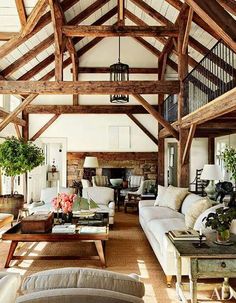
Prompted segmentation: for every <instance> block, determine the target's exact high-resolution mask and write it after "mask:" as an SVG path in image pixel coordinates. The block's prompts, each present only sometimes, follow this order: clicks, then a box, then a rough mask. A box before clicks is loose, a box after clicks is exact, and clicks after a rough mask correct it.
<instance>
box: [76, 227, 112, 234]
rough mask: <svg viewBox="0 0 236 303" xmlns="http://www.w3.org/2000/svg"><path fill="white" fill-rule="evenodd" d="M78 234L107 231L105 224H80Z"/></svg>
mask: <svg viewBox="0 0 236 303" xmlns="http://www.w3.org/2000/svg"><path fill="white" fill-rule="evenodd" d="M79 232H80V234H104V233H106V232H107V228H106V226H80V228H79Z"/></svg>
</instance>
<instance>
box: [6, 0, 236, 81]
mask: <svg viewBox="0 0 236 303" xmlns="http://www.w3.org/2000/svg"><path fill="white" fill-rule="evenodd" d="M186 3H188V4H189V5H190V6H191V5H192V1H191V0H188V1H186ZM186 3H183V2H182V1H180V0H159V1H155V0H149V1H144V0H126V1H117V0H94V1H92V0H62V1H52V0H39V1H26V0H25V1H24V0H16V1H12V0H5V1H1V2H0V18H1V24H0V40H1V41H0V43H1V45H0V58H1V59H0V73H1V75H2V76H3V77H4V78H5V79H8V80H10V79H14V80H49V79H50V78H52V77H53V76H54V67H55V58H56V61H59V59H60V58H59V55H56V56H55V53H56V54H60V50H59V48H60V47H62V48H63V52H62V53H63V60H64V63H63V68H65V67H67V66H69V65H70V64H71V61H73V62H74V64H73V66H74V70H73V79H74V80H76V79H77V76H76V75H77V73H78V72H79V73H93V72H100V73H104V72H106V73H107V72H108V71H109V69H108V67H107V66H103V67H101V66H100V67H94V66H93V67H91V66H81V67H80V66H79V58H80V57H81V56H84V55H86V52H87V51H89V50H90V49H92V48H94V47H96V45H97V44H98V43H102V40H103V39H104V38H105V37H107V36H108V35H109V33H108V31H109V30H108V31H106V32H104V33H102V34H100V37H98V36H99V34H98V32H96V33H91V28H90V30H89V31H90V33H88V28H87V27H84V28H83V29H81V28H80V31H81V30H83V32H80V33H78V28H77V32H76V33H75V29H76V25H96V26H98V25H109V26H111V25H114V24H120V25H122V24H123V25H124V24H125V25H128V26H133V25H137V26H139V27H140V26H141V27H142V30H143V32H142V33H141V32H140V34H137V33H136V34H132V35H131V31H132V30H131V31H130V32H128V33H127V35H129V36H132V39H134V40H135V41H137V43H139V44H141V45H142V46H143V47H144V48H145V49H146V51H147V52H151V53H152V54H153V55H155V56H156V57H157V58H159V60H161V59H163V58H164V55H165V56H166V54H168V56H169V57H168V58H167V68H169V69H170V70H172V72H177V49H176V37H175V33H174V29H172V28H173V25H174V24H177V22H178V19H179V18H181V17H184V16H186V14H184V12H185V10H186V9H189V6H188V5H187V4H186ZM218 3H220V5H222V7H223V8H224V9H226V10H227V11H228V12H229V13H230V14H231V15H232V16H233V17H234V18H235V16H236V4H235V1H234V0H218ZM192 12H193V11H192V10H190V11H189V14H188V15H187V16H188V18H189V21H190V22H189V25H190V24H191V28H190V27H189V31H190V36H189V39H188V41H187V42H188V44H189V48H188V51H189V67H190V68H194V67H195V66H196V64H197V62H198V61H199V60H200V59H201V58H202V57H203V56H204V55H205V54H206V53H207V52H208V50H209V49H210V48H211V47H212V46H213V45H214V44H215V42H216V40H217V39H219V38H220V35H219V34H218V32H217V30H215V31H214V30H213V29H212V28H211V27H210V26H209V25H208V23H207V22H205V21H203V19H202V18H200V17H199V15H197V14H196V13H192ZM120 20H121V21H120ZM191 20H192V22H191ZM118 22H121V23H118ZM64 25H69V26H72V25H73V26H75V27H74V28H70V33H69V32H68V28H66V27H65V28H64V30H63V32H64V33H65V34H66V35H67V36H68V39H64V35H62V30H61V28H62V26H64ZM147 26H153V27H155V26H164V27H165V28H167V29H172V34H170V33H169V34H168V33H167V32H163V33H162V34H161V35H160V32H159V35H156V34H154V33H151V32H150V28H149V30H148V31H146V32H148V34H145V28H147ZM139 29H140V28H139ZM153 29H154V28H153ZM71 30H74V31H72V32H71ZM94 30H97V28H96V29H94ZM103 30H104V28H103ZM85 31H86V32H85ZM100 31H101V28H100ZM165 33H166V34H168V35H166V36H165ZM118 34H122V33H121V31H120V32H118V33H117V35H118ZM83 35H86V37H83ZM112 35H114V32H113V34H112ZM75 36H79V37H75ZM62 39H63V42H62ZM7 40H8V41H7ZM65 40H66V41H65ZM63 43H64V44H63ZM144 51H145V50H144ZM56 66H57V68H56V70H55V73H56V78H58V77H59V79H60V78H61V76H59V74H61V73H62V71H61V70H62V66H61V67H59V65H56ZM155 68H157V66H155V67H154V68H153V69H145V68H143V69H141V68H140V69H139V68H138V66H131V73H133V72H134V73H156V72H157V69H155ZM58 69H59V70H58ZM60 69H61V70H60Z"/></svg>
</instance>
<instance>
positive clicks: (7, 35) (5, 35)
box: [0, 32, 18, 41]
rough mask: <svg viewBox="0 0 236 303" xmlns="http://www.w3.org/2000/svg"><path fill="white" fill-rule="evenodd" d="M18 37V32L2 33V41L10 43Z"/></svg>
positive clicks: (0, 39)
mask: <svg viewBox="0 0 236 303" xmlns="http://www.w3.org/2000/svg"><path fill="white" fill-rule="evenodd" d="M16 35H18V33H17V32H0V41H8V40H10V39H12V38H13V37H14V36H16Z"/></svg>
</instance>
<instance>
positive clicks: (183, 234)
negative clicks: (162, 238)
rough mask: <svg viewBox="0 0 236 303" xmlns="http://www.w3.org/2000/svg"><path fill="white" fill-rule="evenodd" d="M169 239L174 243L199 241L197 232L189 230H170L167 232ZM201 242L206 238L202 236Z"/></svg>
mask: <svg viewBox="0 0 236 303" xmlns="http://www.w3.org/2000/svg"><path fill="white" fill-rule="evenodd" d="M168 235H169V237H170V238H171V239H172V240H174V241H186V240H191V241H196V240H199V236H200V234H199V232H198V231H196V230H194V229H190V230H170V231H169V232H168ZM202 240H206V236H204V235H202Z"/></svg>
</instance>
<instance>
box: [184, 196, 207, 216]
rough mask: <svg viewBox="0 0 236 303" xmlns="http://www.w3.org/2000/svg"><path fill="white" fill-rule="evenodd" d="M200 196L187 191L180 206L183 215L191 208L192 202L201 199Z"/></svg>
mask: <svg viewBox="0 0 236 303" xmlns="http://www.w3.org/2000/svg"><path fill="white" fill-rule="evenodd" d="M202 198H203V197H200V196H198V195H195V194H191V193H189V194H188V195H187V196H186V197H185V199H184V200H183V203H182V206H181V213H182V214H183V215H186V212H187V211H188V210H189V209H190V208H191V206H192V205H193V204H195V203H196V202H197V201H198V200H201V199H202Z"/></svg>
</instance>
